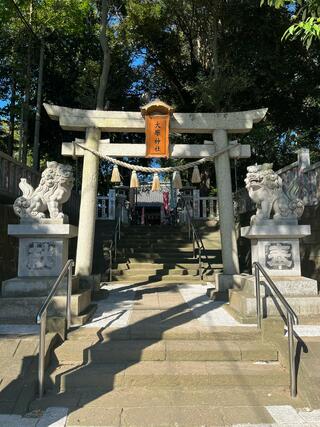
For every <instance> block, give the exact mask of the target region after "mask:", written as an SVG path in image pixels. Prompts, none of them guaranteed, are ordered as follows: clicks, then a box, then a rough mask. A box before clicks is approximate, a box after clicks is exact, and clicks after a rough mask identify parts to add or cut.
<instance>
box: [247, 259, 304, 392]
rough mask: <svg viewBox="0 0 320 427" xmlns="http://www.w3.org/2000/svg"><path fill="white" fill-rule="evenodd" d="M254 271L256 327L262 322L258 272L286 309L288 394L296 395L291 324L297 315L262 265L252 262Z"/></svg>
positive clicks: (295, 322) (295, 321)
mask: <svg viewBox="0 0 320 427" xmlns="http://www.w3.org/2000/svg"><path fill="white" fill-rule="evenodd" d="M253 267H254V272H255V286H256V301H257V323H258V328H259V329H261V323H262V316H263V313H262V309H261V294H260V273H261V274H262V275H263V277H264V278H265V280H266V281H267V283H268V285H269V286H270V288H271V289H272V290H273V292H274V293H275V295H276V296H277V297H278V299H279V300H280V302H281V303H282V304H283V306H284V307H285V309H286V311H287V322H286V324H287V328H288V346H289V371H290V372H289V374H290V394H291V397H296V395H297V375H296V365H295V355H294V348H293V347H294V330H293V325H294V324H296V325H297V324H298V323H299V321H298V317H297V315H296V313H295V312H294V311H293V309H292V307H291V306H290V304H289V303H288V301H287V300H286V299H285V297H284V296H283V295H282V293H281V292H280V291H279V289H278V288H277V286H276V285H275V283H274V282H273V280H272V279H271V277H270V276H269V275H268V273H267V272H266V271H265V269H264V268H263V267H262V265H261V264H260V263H259V262H254V263H253Z"/></svg>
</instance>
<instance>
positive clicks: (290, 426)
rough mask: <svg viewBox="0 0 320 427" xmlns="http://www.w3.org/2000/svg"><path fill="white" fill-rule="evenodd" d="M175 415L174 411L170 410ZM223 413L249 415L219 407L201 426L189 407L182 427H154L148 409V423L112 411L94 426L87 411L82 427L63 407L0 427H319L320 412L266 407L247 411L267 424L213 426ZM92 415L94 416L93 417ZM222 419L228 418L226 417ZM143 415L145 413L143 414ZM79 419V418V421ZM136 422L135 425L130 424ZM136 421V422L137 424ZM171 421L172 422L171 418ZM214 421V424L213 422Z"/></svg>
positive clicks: (1, 420)
mask: <svg viewBox="0 0 320 427" xmlns="http://www.w3.org/2000/svg"><path fill="white" fill-rule="evenodd" d="M173 409H174V411H175V412H177V410H178V409H177V408H173ZM223 409H224V410H226V409H227V410H228V413H229V417H230V414H231V416H232V414H233V417H234V416H235V415H236V414H237V413H238V417H239V419H241V418H243V417H244V415H245V414H246V413H247V414H248V413H249V411H248V408H247V407H232V408H230V407H229V408H221V407H214V406H213V407H211V419H212V421H209V422H205V424H203V423H202V421H201V418H203V415H205V418H206V419H208V410H207V408H204V410H203V411H202V414H201V413H198V412H197V411H195V410H194V408H192V406H191V407H188V408H187V407H185V408H182V410H181V408H180V415H181V419H184V421H182V423H177V422H175V423H174V424H171V423H170V415H172V414H170V413H166V414H163V413H162V414H161V413H159V415H158V423H156V424H154V420H155V417H154V412H157V410H156V409H154V408H150V412H149V420H148V413H147V416H146V417H145V418H144V419H143V420H142V419H141V418H139V414H138V413H137V414H136V416H134V414H131V416H130V414H129V417H128V413H126V412H116V411H115V410H112V409H111V410H110V409H109V410H105V411H103V413H102V417H101V418H100V421H99V422H98V423H95V422H94V424H91V422H90V411H88V410H87V420H88V424H83V423H81V424H80V423H79V422H77V414H74V413H73V414H72V416H71V417H68V408H64V407H51V408H48V409H47V410H46V411H45V412H44V413H43V414H41V415H40V414H39V413H38V414H37V413H30V414H29V415H28V416H24V417H23V416H19V415H1V414H0V425H1V427H65V426H68V427H72V426H79V425H81V426H82V427H84V426H86V427H129V426H130V427H133V426H134V427H147V426H148V427H191V426H192V427H227V426H228V427H300V426H304V427H319V426H320V410H314V411H310V410H306V409H305V410H296V409H294V408H292V407H291V406H288V405H286V406H266V407H256V408H254V409H253V410H252V409H251V413H252V414H251V416H253V417H254V415H253V414H254V412H256V416H255V417H257V416H259V415H260V416H261V417H262V418H265V419H268V420H269V422H268V423H254V424H252V423H241V424H229V423H227V422H226V423H223V424H221V423H219V421H218V423H216V421H217V414H219V413H223ZM94 412H95V415H93V413H94ZM226 414H227V413H226V412H225V418H228V417H227V416H226ZM144 415H146V411H144ZM92 418H94V419H97V417H96V409H95V408H91V419H92ZM82 419H83V418H82ZM134 419H136V421H134ZM139 419H140V421H139ZM172 419H173V418H172ZM215 420H216V421H215Z"/></svg>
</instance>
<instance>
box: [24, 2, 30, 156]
mask: <svg viewBox="0 0 320 427" xmlns="http://www.w3.org/2000/svg"><path fill="white" fill-rule="evenodd" d="M29 24H30V25H32V0H31V1H30V7H29ZM31 44H32V36H31V34H30V35H29V40H28V48H27V70H26V83H25V88H24V101H23V135H22V163H23V164H27V153H28V139H29V112H30V90H31Z"/></svg>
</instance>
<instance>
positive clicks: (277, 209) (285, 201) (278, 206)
mask: <svg viewBox="0 0 320 427" xmlns="http://www.w3.org/2000/svg"><path fill="white" fill-rule="evenodd" d="M272 168H273V164H272V163H264V164H262V165H254V166H249V167H248V168H247V171H248V173H247V176H246V179H245V183H246V189H247V190H248V193H249V197H250V198H251V200H253V202H254V203H255V204H256V207H257V211H256V214H255V215H253V216H252V217H251V224H259V223H262V222H263V221H265V220H268V219H273V220H274V221H275V222H285V221H287V220H289V221H292V220H297V219H298V218H300V217H301V215H302V214H303V210H304V205H303V202H302V201H301V200H300V199H298V198H297V197H296V196H295V195H294V194H292V193H293V191H291V192H288V193H287V192H285V190H284V189H283V183H282V179H281V177H280V176H279V175H278V174H277V173H276V172H274V171H273V169H272ZM272 215H273V217H272Z"/></svg>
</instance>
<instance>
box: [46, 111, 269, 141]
mask: <svg viewBox="0 0 320 427" xmlns="http://www.w3.org/2000/svg"><path fill="white" fill-rule="evenodd" d="M43 105H44V108H45V109H46V111H47V113H48V115H49V117H50V118H51V119H53V120H59V124H60V126H61V127H62V129H64V130H72V131H84V130H85V129H86V128H90V127H95V128H99V129H100V130H101V131H104V132H125V133H128V132H133V133H143V132H144V131H145V121H144V118H143V117H142V115H141V113H140V112H131V111H101V110H81V109H77V108H68V107H60V106H58V105H50V104H43ZM267 111H268V109H267V108H261V109H259V110H250V111H240V112H233V113H173V114H172V117H171V120H170V129H171V131H173V132H177V133H201V134H211V133H212V131H214V130H215V129H224V130H226V131H227V132H228V133H246V132H249V131H250V130H251V129H252V127H253V124H254V123H258V122H260V121H261V120H262V119H263V118H264V117H265V115H266V113H267Z"/></svg>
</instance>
